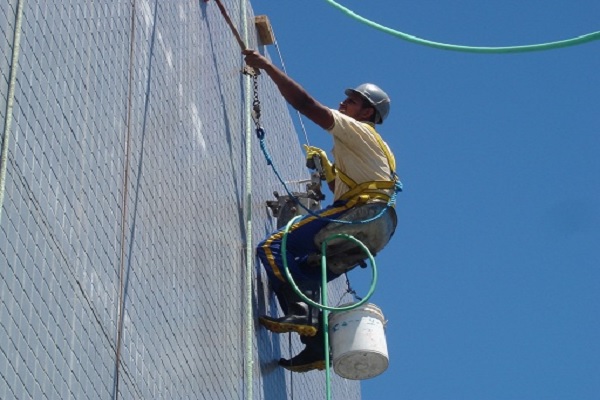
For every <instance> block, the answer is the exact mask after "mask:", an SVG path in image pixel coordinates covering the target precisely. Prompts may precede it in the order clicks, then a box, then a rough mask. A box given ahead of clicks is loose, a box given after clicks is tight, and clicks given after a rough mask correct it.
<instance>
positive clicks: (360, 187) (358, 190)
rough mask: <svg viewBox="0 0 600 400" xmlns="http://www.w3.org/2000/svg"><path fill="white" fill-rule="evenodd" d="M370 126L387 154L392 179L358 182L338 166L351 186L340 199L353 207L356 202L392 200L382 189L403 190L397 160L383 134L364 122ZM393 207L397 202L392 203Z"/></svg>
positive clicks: (346, 182) (339, 172)
mask: <svg viewBox="0 0 600 400" xmlns="http://www.w3.org/2000/svg"><path fill="white" fill-rule="evenodd" d="M364 125H365V126H367V127H369V129H370V130H371V133H372V134H373V136H374V137H375V139H376V140H377V143H378V144H379V148H380V149H381V151H382V152H383V154H384V155H385V157H386V158H387V161H388V166H389V168H390V172H391V173H390V178H391V179H390V180H389V181H381V180H377V181H368V182H363V183H356V181H354V180H353V179H352V178H350V177H349V176H348V175H346V173H344V171H341V170H340V169H338V168H335V172H336V175H337V176H338V177H339V178H340V180H341V181H342V182H343V183H345V184H346V186H348V187H349V188H350V190H348V191H347V192H346V193H344V194H343V195H342V196H341V197H340V200H344V201H346V202H347V203H346V204H347V205H348V206H349V207H352V206H354V205H356V204H364V203H367V202H369V201H370V200H383V201H385V202H386V203H389V202H390V199H391V196H390V195H388V194H385V193H382V192H381V190H394V191H395V192H399V191H401V190H402V185H401V183H400V180H399V179H398V175H396V160H395V158H394V155H393V154H392V153H391V152H390V151H389V149H388V147H387V146H386V144H385V143H384V142H383V139H381V136H380V135H379V133H377V131H376V130H375V128H373V127H372V126H371V125H369V124H366V123H365V124H364ZM391 206H392V207H394V206H395V204H391Z"/></svg>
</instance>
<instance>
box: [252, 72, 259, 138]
mask: <svg viewBox="0 0 600 400" xmlns="http://www.w3.org/2000/svg"><path fill="white" fill-rule="evenodd" d="M252 82H253V84H254V88H253V89H254V101H253V102H252V111H253V113H252V117H253V119H254V124H256V127H257V128H260V127H261V126H260V100H259V98H258V73H257V72H254V74H253V75H252Z"/></svg>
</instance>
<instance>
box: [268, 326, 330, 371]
mask: <svg viewBox="0 0 600 400" xmlns="http://www.w3.org/2000/svg"><path fill="white" fill-rule="evenodd" d="M300 340H301V341H302V343H304V344H305V345H306V347H305V348H304V350H302V351H301V352H300V353H298V355H297V356H295V357H293V358H291V359H289V360H286V359H285V358H282V359H280V360H279V365H281V366H282V367H283V368H285V369H288V370H290V371H293V372H308V371H312V370H315V369H316V370H319V371H321V370H324V369H325V349H324V345H325V336H324V334H323V330H322V329H319V332H318V334H317V335H316V336H314V337H302V336H301V337H300Z"/></svg>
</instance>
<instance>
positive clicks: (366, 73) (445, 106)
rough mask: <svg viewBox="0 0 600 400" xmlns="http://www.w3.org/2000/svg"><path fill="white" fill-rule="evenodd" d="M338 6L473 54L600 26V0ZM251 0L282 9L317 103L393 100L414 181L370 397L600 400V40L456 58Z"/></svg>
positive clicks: (282, 27)
mask: <svg viewBox="0 0 600 400" xmlns="http://www.w3.org/2000/svg"><path fill="white" fill-rule="evenodd" d="M340 3H341V4H343V5H345V6H347V7H348V8H350V9H352V10H354V11H355V12H357V13H358V14H361V15H363V16H364V17H366V18H369V19H372V20H374V21H377V22H379V23H381V24H383V25H386V26H389V27H391V28H394V29H397V30H399V31H402V32H406V33H409V34H412V35H415V36H418V37H421V38H425V39H428V40H433V41H438V42H445V43H453V44H461V45H470V46H511V45H525V44H534V43H542V42H551V41H556V40H564V39H568V38H572V37H576V36H579V35H583V34H586V33H590V32H594V31H598V30H600V2H598V1H597V0H578V1H575V2H574V1H572V0H555V1H553V2H544V1H530V0H520V1H516V0H512V1H486V2H484V1H480V0H478V1H473V0H463V1H461V2H450V1H444V0H438V1H419V2H416V1H415V2H407V1H399V0H393V1H392V0H379V1H375V2H373V1H364V0H363V1H359V0H343V1H340ZM252 6H253V8H254V11H255V13H256V14H266V15H268V16H269V18H270V20H271V23H272V25H273V28H274V31H275V35H276V37H277V41H278V44H279V48H280V50H281V53H282V55H283V59H284V61H285V66H286V68H287V70H288V73H289V74H290V75H291V76H292V77H293V78H295V79H296V80H297V81H298V82H300V83H301V84H302V85H303V86H304V87H305V88H306V89H307V90H308V91H309V92H310V93H311V94H313V95H314V96H315V97H316V98H317V99H319V100H320V101H321V102H322V103H324V104H326V105H329V106H331V107H337V104H338V102H339V101H341V100H342V99H343V97H344V96H343V89H344V88H346V87H353V86H356V85H358V84H360V83H362V82H374V83H377V84H379V85H380V86H381V87H382V88H384V90H386V91H387V92H388V93H389V95H390V96H391V97H392V111H391V114H390V117H389V119H388V120H387V121H386V123H385V124H384V125H383V126H382V127H381V129H380V132H381V133H382V135H383V137H384V139H385V140H386V141H387V142H388V143H389V145H390V146H391V147H392V149H393V151H394V152H395V154H396V158H397V162H398V172H399V174H400V176H401V178H402V181H403V183H404V188H405V190H404V192H403V193H402V194H401V195H400V196H399V200H398V212H399V225H398V228H397V232H396V235H395V236H394V238H393V239H392V242H391V243H390V245H388V247H387V248H386V249H385V250H384V251H383V252H382V253H381V254H380V255H379V256H378V257H377V265H378V268H379V273H380V281H379V284H378V286H377V291H376V293H375V295H374V296H373V298H372V302H374V303H376V304H377V305H378V306H379V307H381V308H382V310H383V312H384V314H385V316H386V318H387V319H388V329H387V332H386V334H387V341H388V347H389V355H390V366H389V369H388V370H387V371H386V372H385V373H384V374H382V375H380V376H379V377H376V378H373V379H371V380H368V381H364V382H363V383H362V395H363V399H364V400H375V399H377V400H380V399H411V400H418V399H427V400H438V399H460V400H471V399H473V400H475V399H477V400H483V399H494V400H496V399H498V400H504V399H545V400H546V399H578V400H588V399H589V400H591V399H600V310H599V308H600V201H599V199H600V156H599V155H600V111H599V108H600V107H599V106H600V74H599V72H600V41H597V42H592V43H589V44H585V45H582V46H577V47H573V48H566V49H559V50H554V51H549V52H536V53H522V54H503V55H482V54H469V53H458V52H450V51H444V50H437V49H432V48H429V47H424V46H419V45H416V44H412V43H408V42H405V41H402V40H400V39H397V38H395V37H392V36H390V35H387V34H385V33H382V32H380V31H376V30H373V29H371V28H369V27H367V26H365V25H363V24H361V23H359V22H357V21H355V20H352V19H351V18H349V17H348V16H346V15H344V14H342V13H341V12H339V11H338V10H336V9H335V8H333V7H331V6H330V5H329V4H328V3H326V2H325V1H316V0H314V1H310V2H306V1H303V2H300V1H285V0H280V1H272V0H253V1H252ZM268 51H269V53H270V54H271V55H272V57H273V58H274V59H275V60H276V63H278V55H277V52H276V50H275V48H274V47H273V46H270V47H269V48H268ZM306 127H307V130H308V136H309V140H310V142H311V144H312V145H316V146H320V147H323V148H325V149H330V147H331V142H330V138H329V137H328V135H327V134H325V133H323V132H322V131H321V130H319V129H318V128H317V127H316V126H315V125H314V124H312V123H310V122H306ZM299 136H300V139H301V141H304V135H303V134H302V133H300V132H299ZM298 151H301V149H298ZM363 278H364V279H363ZM368 279H369V275H368V273H365V272H364V271H363V273H362V274H361V272H357V273H353V275H352V283H353V286H354V287H355V288H356V289H357V290H358V291H359V292H361V293H366V290H367V287H368V284H366V283H361V281H365V280H368Z"/></svg>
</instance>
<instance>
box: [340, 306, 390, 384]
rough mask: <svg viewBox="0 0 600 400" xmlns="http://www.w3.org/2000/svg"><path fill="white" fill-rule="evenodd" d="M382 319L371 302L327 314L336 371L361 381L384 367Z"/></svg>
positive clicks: (386, 356)
mask: <svg viewBox="0 0 600 400" xmlns="http://www.w3.org/2000/svg"><path fill="white" fill-rule="evenodd" d="M346 305H348V304H346ZM346 305H345V306H346ZM384 321H385V320H384V318H383V314H382V313H381V310H380V309H379V307H377V306H376V305H375V304H371V303H368V304H363V305H362V306H360V307H357V308H355V309H353V310H349V311H341V312H333V313H331V314H329V338H330V342H331V349H332V353H333V369H334V371H335V373H336V374H338V375H339V376H341V377H342V378H346V379H356V380H361V379H369V378H373V377H375V376H377V375H379V374H381V373H383V372H384V371H385V370H386V369H387V367H388V365H389V359H388V351H387V343H386V340H385V332H384Z"/></svg>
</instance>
